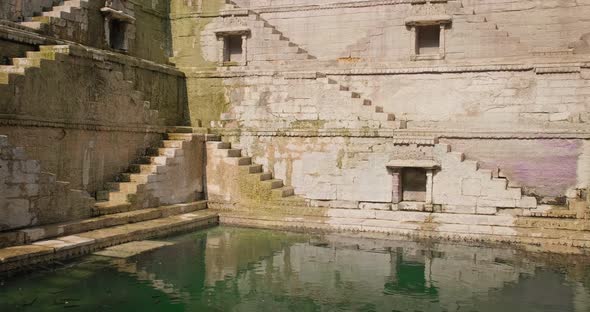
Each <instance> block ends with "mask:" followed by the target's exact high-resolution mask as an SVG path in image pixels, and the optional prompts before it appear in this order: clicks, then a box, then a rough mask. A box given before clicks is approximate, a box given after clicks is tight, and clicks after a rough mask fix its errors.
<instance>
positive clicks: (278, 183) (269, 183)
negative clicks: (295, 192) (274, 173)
mask: <svg viewBox="0 0 590 312" xmlns="http://www.w3.org/2000/svg"><path fill="white" fill-rule="evenodd" d="M261 182H262V185H264V186H265V187H266V188H268V189H271V190H273V189H278V188H281V187H283V186H284V184H283V180H278V179H271V180H266V181H261Z"/></svg>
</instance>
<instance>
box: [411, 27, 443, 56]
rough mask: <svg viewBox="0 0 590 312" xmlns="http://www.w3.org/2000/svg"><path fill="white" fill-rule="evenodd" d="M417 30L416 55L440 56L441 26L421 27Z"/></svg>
mask: <svg viewBox="0 0 590 312" xmlns="http://www.w3.org/2000/svg"><path fill="white" fill-rule="evenodd" d="M416 30H417V34H416V35H417V40H416V54H418V55H431V54H438V53H439V52H440V26H439V25H433V26H420V27H418V28H417V29H416Z"/></svg>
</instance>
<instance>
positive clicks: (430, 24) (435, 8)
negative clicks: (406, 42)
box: [405, 2, 452, 61]
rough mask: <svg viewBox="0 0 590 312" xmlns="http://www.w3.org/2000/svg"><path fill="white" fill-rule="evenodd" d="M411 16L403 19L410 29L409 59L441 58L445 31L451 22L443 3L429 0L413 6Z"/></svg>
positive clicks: (443, 49)
mask: <svg viewBox="0 0 590 312" xmlns="http://www.w3.org/2000/svg"><path fill="white" fill-rule="evenodd" d="M411 14H412V15H411V16H409V17H407V18H406V19H405V23H406V27H407V28H408V30H410V32H411V34H410V47H411V48H410V59H411V60H413V61H417V60H442V59H444V58H445V43H446V40H445V31H446V29H447V27H448V26H449V25H451V23H452V17H451V16H450V15H448V14H446V12H445V9H444V6H443V5H440V4H439V5H435V4H433V3H431V2H426V3H425V4H418V5H414V6H413V10H412V12H411Z"/></svg>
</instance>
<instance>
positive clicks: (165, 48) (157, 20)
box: [0, 0, 171, 64]
mask: <svg viewBox="0 0 590 312" xmlns="http://www.w3.org/2000/svg"><path fill="white" fill-rule="evenodd" d="M82 2H83V4H82V5H81V6H76V5H74V7H75V8H76V9H75V10H70V12H68V13H67V14H66V15H64V16H67V17H61V18H60V17H53V18H51V19H49V18H46V19H44V20H43V21H44V23H45V25H41V26H40V28H39V29H40V32H41V33H43V34H48V35H50V36H52V37H56V38H59V39H65V40H69V41H73V42H78V43H81V44H84V45H88V46H92V47H96V48H100V49H107V50H109V49H110V47H109V46H108V42H107V38H106V36H105V25H104V21H105V19H104V15H103V13H101V11H100V9H101V8H103V7H104V6H105V1H104V0H85V1H84V0H83V1H82ZM61 4H63V0H33V1H23V0H4V1H2V3H0V8H2V10H0V19H6V20H10V21H14V22H20V21H25V20H29V19H30V18H31V17H33V16H38V15H41V13H42V12H44V11H51V10H52V8H53V7H54V6H58V5H61ZM125 5H126V7H127V10H126V12H127V13H129V14H130V15H133V16H134V18H135V22H134V23H133V24H131V25H130V26H129V27H130V28H131V31H130V37H129V46H128V53H129V54H130V55H133V56H137V57H140V58H143V59H146V60H151V61H154V62H158V63H161V64H166V63H168V57H169V56H170V40H169V38H170V37H171V36H170V22H169V19H168V13H169V6H170V3H169V1H152V0H135V1H126V4H125ZM25 25H27V24H25Z"/></svg>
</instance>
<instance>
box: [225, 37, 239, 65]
mask: <svg viewBox="0 0 590 312" xmlns="http://www.w3.org/2000/svg"><path fill="white" fill-rule="evenodd" d="M242 57H243V51H242V36H238V35H235V36H227V37H225V57H224V60H223V61H224V62H242Z"/></svg>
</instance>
